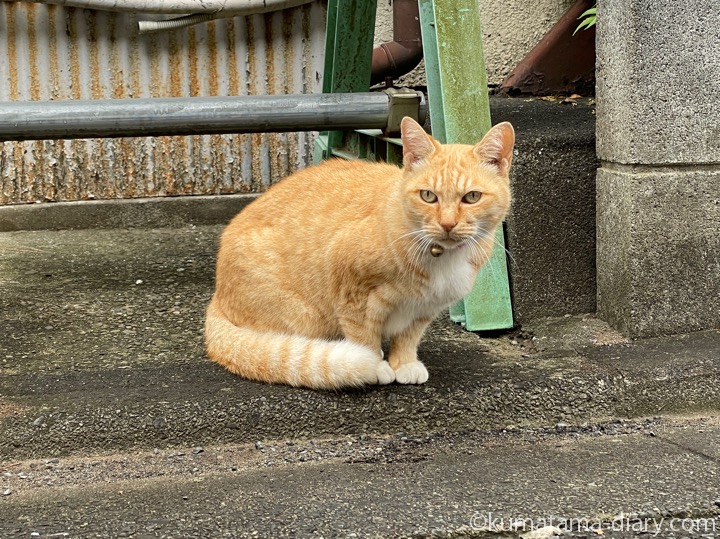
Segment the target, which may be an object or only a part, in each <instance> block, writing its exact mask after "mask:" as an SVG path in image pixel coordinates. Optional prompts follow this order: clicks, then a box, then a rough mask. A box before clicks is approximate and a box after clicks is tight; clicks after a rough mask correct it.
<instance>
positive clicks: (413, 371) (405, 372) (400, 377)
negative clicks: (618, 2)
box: [395, 361, 430, 384]
mask: <svg viewBox="0 0 720 539" xmlns="http://www.w3.org/2000/svg"><path fill="white" fill-rule="evenodd" d="M429 376H430V375H429V374H428V371H427V369H426V368H425V365H423V364H422V363H421V362H420V361H413V362H411V363H405V364H403V365H400V366H399V367H398V368H397V370H396V371H395V381H396V382H397V383H398V384H424V383H425V382H427V380H428V378H429Z"/></svg>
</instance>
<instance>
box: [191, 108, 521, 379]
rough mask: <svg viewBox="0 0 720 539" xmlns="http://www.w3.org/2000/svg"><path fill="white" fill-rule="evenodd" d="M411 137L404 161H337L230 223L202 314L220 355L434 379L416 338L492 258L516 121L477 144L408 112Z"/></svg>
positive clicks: (227, 362)
mask: <svg viewBox="0 0 720 539" xmlns="http://www.w3.org/2000/svg"><path fill="white" fill-rule="evenodd" d="M402 141H403V147H404V157H403V163H404V168H402V169H400V168H398V167H396V166H394V165H389V164H384V163H370V162H366V161H341V160H330V161H326V162H324V163H322V164H320V165H318V166H314V167H309V168H306V169H304V170H301V171H299V172H297V173H295V174H294V175H292V176H290V177H289V178H286V179H284V180H282V181H281V182H280V183H278V184H276V185H274V186H273V187H272V188H271V189H270V190H268V192H267V193H266V194H264V195H263V196H261V197H259V198H258V199H257V200H255V201H254V202H253V203H252V204H250V205H249V206H248V207H247V208H245V209H244V210H243V211H242V212H241V213H240V214H239V215H238V216H236V217H235V218H234V219H233V220H232V222H231V223H230V224H229V225H228V227H227V229H226V230H225V232H224V233H223V235H222V240H221V244H220V251H219V253H218V261H217V275H216V290H215V295H214V296H213V298H212V301H211V302H210V306H209V308H208V312H207V321H206V324H205V339H206V343H207V350H208V354H209V356H210V357H211V358H212V359H213V360H215V361H217V362H218V363H220V364H221V365H224V366H225V367H226V368H227V369H229V370H230V371H232V372H233V373H236V374H239V375H240V376H243V377H245V378H249V379H251V380H261V381H263V382H271V383H282V384H290V385H293V386H301V387H310V388H329V389H330V388H340V387H346V386H361V385H364V384H389V383H391V382H393V381H396V382H398V383H401V384H421V383H423V382H425V381H426V380H427V379H428V371H427V369H426V368H425V366H424V365H423V364H422V363H421V362H420V361H418V359H417V346H418V343H419V341H420V338H421V337H422V334H423V332H424V331H425V328H426V327H427V325H428V324H429V323H430V322H431V321H432V320H433V319H434V318H435V317H436V316H437V315H438V314H439V313H440V312H441V311H442V310H443V309H446V308H447V307H448V306H449V305H450V304H452V303H453V302H455V301H457V300H458V299H460V298H461V297H462V296H464V295H466V294H467V293H468V292H469V291H470V289H471V288H472V286H473V283H474V281H475V276H476V274H477V272H478V270H479V269H480V267H481V266H482V265H483V264H484V263H485V262H486V261H487V260H488V258H489V256H490V252H491V251H492V248H493V244H494V238H495V232H496V228H497V226H498V225H499V224H500V223H501V222H502V220H503V218H504V217H505V214H506V213H507V211H508V207H509V205H510V187H509V180H508V172H509V169H510V163H511V160H512V152H513V144H514V142H515V134H514V131H513V128H512V126H511V125H510V124H509V123H507V122H505V123H501V124H498V125H496V126H495V127H494V128H493V129H492V130H491V131H490V132H488V134H487V135H486V136H485V137H484V138H483V140H482V141H481V142H479V143H478V144H476V145H475V146H469V145H461V144H447V145H441V144H440V143H438V142H437V141H436V140H435V139H433V138H432V137H431V136H429V135H427V134H426V133H425V131H424V130H423V129H422V127H421V126H420V125H418V124H417V123H416V122H415V121H413V120H411V119H410V118H405V119H403V122H402ZM383 338H388V339H389V340H390V351H389V355H388V358H387V361H385V360H384V359H383V353H382V351H381V348H380V347H381V342H382V339H383Z"/></svg>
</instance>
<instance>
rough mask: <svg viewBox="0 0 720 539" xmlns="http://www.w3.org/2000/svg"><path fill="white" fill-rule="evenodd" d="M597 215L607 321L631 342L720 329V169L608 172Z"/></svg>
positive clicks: (612, 168) (601, 305)
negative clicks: (636, 338)
mask: <svg viewBox="0 0 720 539" xmlns="http://www.w3.org/2000/svg"><path fill="white" fill-rule="evenodd" d="M597 209H598V213H597V287H598V312H599V314H600V316H601V317H602V318H604V319H605V320H607V321H608V322H610V323H611V324H613V325H614V326H615V327H617V328H618V329H619V330H620V331H623V332H624V333H625V334H627V335H629V336H631V337H648V336H654V335H661V334H673V333H686V332H690V331H698V330H703V329H712V328H718V327H720V167H701V166H688V167H667V168H665V167H663V168H656V167H650V168H647V167H632V166H618V165H612V164H609V165H604V166H603V168H601V169H600V170H598V175H597Z"/></svg>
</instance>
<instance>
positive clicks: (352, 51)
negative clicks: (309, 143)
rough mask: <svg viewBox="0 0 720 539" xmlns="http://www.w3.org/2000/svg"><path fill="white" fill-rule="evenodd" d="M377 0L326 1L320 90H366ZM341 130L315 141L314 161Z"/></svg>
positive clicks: (329, 148) (323, 154)
mask: <svg viewBox="0 0 720 539" xmlns="http://www.w3.org/2000/svg"><path fill="white" fill-rule="evenodd" d="M376 11H377V0H329V2H328V8H327V24H326V28H327V29H326V34H325V64H324V68H323V93H326V94H329V93H348V92H367V91H368V88H370V75H371V72H372V49H373V38H374V35H375V13H376ZM341 140H342V132H341V131H326V132H323V133H321V134H320V135H319V137H318V139H317V141H316V143H315V151H314V156H313V157H314V161H315V162H316V163H317V162H319V161H321V160H323V159H325V158H327V157H329V156H330V153H331V152H332V149H333V148H334V147H336V146H337V145H339V144H340V142H341Z"/></svg>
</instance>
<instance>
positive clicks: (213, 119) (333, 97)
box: [0, 92, 425, 141]
mask: <svg viewBox="0 0 720 539" xmlns="http://www.w3.org/2000/svg"><path fill="white" fill-rule="evenodd" d="M389 102H390V97H389V96H388V95H387V94H385V93H370V92H367V93H353V94H300V95H282V96H238V97H191V98H185V97H181V98H162V99H161V98H157V99H99V100H77V101H23V102H17V101H13V102H0V141H9V140H47V139H73V138H95V137H138V136H161V135H203V134H219V133H262V132H279V131H324V130H334V129H385V128H386V127H387V124H388V117H389V112H390V104H389ZM420 108H421V110H420V111H419V116H421V118H420V119H421V121H422V120H423V118H424V111H425V108H424V102H423V104H422V105H421V106H420Z"/></svg>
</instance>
